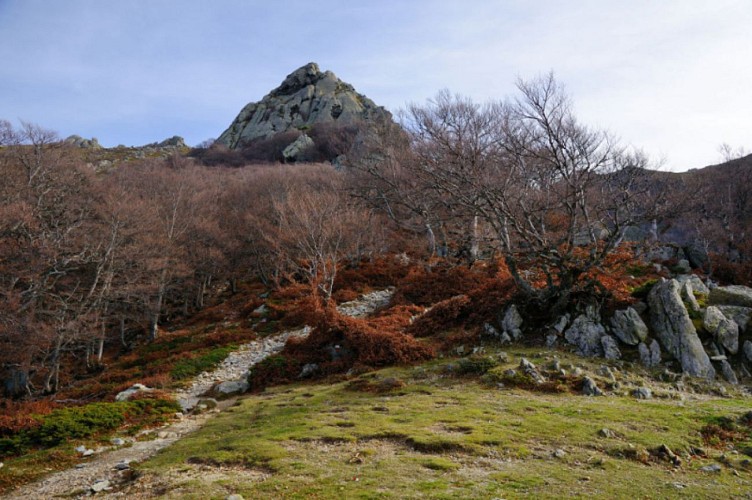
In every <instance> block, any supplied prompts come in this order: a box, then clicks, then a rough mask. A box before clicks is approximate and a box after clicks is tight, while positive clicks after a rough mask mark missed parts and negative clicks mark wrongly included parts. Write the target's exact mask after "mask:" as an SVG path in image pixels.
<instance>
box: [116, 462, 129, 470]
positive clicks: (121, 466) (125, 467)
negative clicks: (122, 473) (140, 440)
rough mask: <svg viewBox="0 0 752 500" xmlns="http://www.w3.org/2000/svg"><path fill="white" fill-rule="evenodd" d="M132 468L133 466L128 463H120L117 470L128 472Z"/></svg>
mask: <svg viewBox="0 0 752 500" xmlns="http://www.w3.org/2000/svg"><path fill="white" fill-rule="evenodd" d="M130 468H131V465H130V463H129V462H127V461H123V462H119V463H117V464H116V465H115V470H128V469H130Z"/></svg>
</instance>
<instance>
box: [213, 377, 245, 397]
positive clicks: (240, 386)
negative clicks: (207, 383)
mask: <svg viewBox="0 0 752 500" xmlns="http://www.w3.org/2000/svg"><path fill="white" fill-rule="evenodd" d="M249 388H250V385H249V384H248V381H246V380H230V381H227V382H220V383H218V384H217V385H215V386H214V387H212V388H211V390H210V391H209V392H211V393H213V394H216V395H217V397H227V396H233V395H236V394H243V393H244V392H247V391H248V389H249Z"/></svg>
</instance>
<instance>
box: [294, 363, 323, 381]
mask: <svg viewBox="0 0 752 500" xmlns="http://www.w3.org/2000/svg"><path fill="white" fill-rule="evenodd" d="M317 371H319V365H318V364H316V363H306V364H305V365H303V368H302V369H301V370H300V375H298V378H308V377H310V376H311V375H313V374H314V373H316V372H317Z"/></svg>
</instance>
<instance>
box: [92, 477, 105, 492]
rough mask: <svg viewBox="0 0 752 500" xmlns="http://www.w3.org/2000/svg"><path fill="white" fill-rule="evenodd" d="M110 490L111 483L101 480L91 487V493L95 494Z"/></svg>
mask: <svg viewBox="0 0 752 500" xmlns="http://www.w3.org/2000/svg"><path fill="white" fill-rule="evenodd" d="M109 489H110V482H109V481H107V480H106V479H100V480H99V481H97V482H95V483H94V484H92V485H91V491H92V492H94V493H100V492H102V491H105V490H109Z"/></svg>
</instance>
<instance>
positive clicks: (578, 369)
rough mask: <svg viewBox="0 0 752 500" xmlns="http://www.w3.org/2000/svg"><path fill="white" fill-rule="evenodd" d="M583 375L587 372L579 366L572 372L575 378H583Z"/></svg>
mask: <svg viewBox="0 0 752 500" xmlns="http://www.w3.org/2000/svg"><path fill="white" fill-rule="evenodd" d="M583 373H585V372H583V371H582V368H580V367H579V366H575V367H574V370H572V375H574V376H575V377H581V376H582V374H583Z"/></svg>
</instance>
